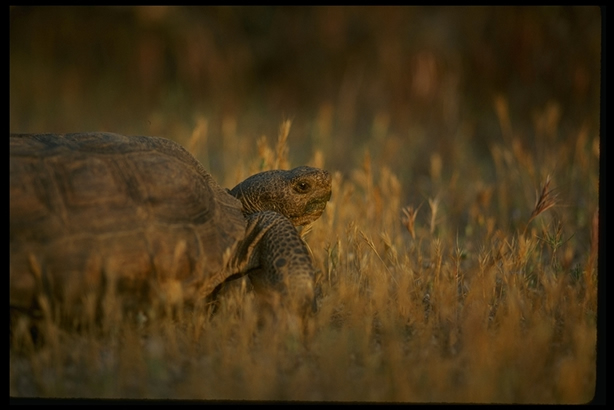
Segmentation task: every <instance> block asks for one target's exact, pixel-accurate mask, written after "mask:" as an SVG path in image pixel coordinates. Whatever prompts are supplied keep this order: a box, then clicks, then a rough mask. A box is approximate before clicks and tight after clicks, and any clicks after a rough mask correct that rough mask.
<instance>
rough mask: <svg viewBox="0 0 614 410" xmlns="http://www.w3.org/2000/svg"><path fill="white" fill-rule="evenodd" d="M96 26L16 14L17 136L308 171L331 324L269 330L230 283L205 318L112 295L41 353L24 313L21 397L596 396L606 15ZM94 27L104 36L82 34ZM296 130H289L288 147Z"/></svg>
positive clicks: (266, 12)
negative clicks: (140, 313) (125, 314)
mask: <svg viewBox="0 0 614 410" xmlns="http://www.w3.org/2000/svg"><path fill="white" fill-rule="evenodd" d="M87 10H88V9H86V10H85V11H84V10H79V11H76V12H75V13H74V14H70V13H65V14H63V13H56V14H59V15H60V17H62V20H58V21H59V22H61V23H62V24H59V23H58V24H55V25H53V24H49V23H48V21H47V13H38V14H37V13H36V12H35V11H36V10H25V11H24V10H23V9H16V10H14V9H11V12H12V18H14V19H15V20H11V131H13V132H32V131H38V132H49V131H51V132H70V131H90V130H100V131H113V132H119V133H124V134H149V135H158V136H164V137H168V138H173V139H175V140H177V141H178V142H180V143H181V144H182V145H184V146H185V147H187V148H188V149H189V150H190V151H191V152H192V153H194V155H195V156H196V157H197V158H198V159H199V160H200V161H201V162H202V163H203V164H204V165H205V167H206V168H207V169H209V170H211V172H212V174H213V175H214V176H215V177H216V179H217V180H218V182H219V183H220V184H221V185H222V186H225V187H232V186H234V185H235V184H236V183H237V182H238V181H240V180H242V179H244V178H245V177H247V176H249V175H251V174H253V173H255V172H257V171H260V170H265V169H270V168H289V167H293V166H297V165H302V164H303V163H304V162H307V163H308V165H314V166H318V167H323V168H326V169H328V170H329V171H331V172H332V173H333V175H334V178H333V195H332V198H331V201H330V202H329V204H328V206H327V208H326V211H325V212H324V214H323V215H322V217H321V218H320V219H319V220H318V221H316V222H315V223H313V224H312V225H311V226H310V227H306V229H303V231H302V234H303V236H304V238H305V241H306V242H307V243H308V245H309V248H310V250H311V252H312V254H313V259H314V262H315V265H316V267H317V268H318V269H319V270H320V274H319V276H318V278H317V283H318V289H319V299H318V311H317V313H315V314H314V315H313V317H311V318H310V319H309V322H308V326H307V327H306V330H305V332H297V331H296V328H295V327H294V326H292V324H289V323H284V322H283V321H269V320H266V317H265V319H262V318H261V316H262V315H261V313H260V311H259V308H258V303H257V300H256V299H255V297H254V295H253V294H252V293H250V292H249V291H248V289H246V287H245V286H242V285H241V282H238V285H237V286H235V287H233V288H232V289H231V290H230V291H229V292H228V293H226V294H225V295H224V296H223V297H222V298H221V300H220V305H219V308H218V309H217V311H216V312H215V313H213V312H212V309H211V308H210V307H209V306H194V307H186V308H185V309H179V310H177V311H175V312H174V313H172V314H167V315H161V316H160V317H157V318H150V319H149V320H146V321H143V320H140V319H142V318H140V319H139V318H131V319H127V320H124V319H122V314H121V312H118V311H117V310H116V309H115V308H114V305H113V304H111V303H109V304H108V306H107V312H106V313H107V315H106V316H105V318H104V320H103V323H102V324H99V325H92V326H85V327H82V328H81V329H80V330H79V331H74V330H72V329H67V328H63V327H57V326H56V325H55V324H54V323H53V321H50V320H43V322H42V325H41V326H40V328H39V331H40V333H41V334H40V336H42V339H44V343H41V344H33V342H32V340H31V338H30V334H29V332H28V331H27V329H26V328H27V323H26V322H25V321H23V322H20V324H19V325H18V326H17V328H16V331H15V335H14V338H13V340H12V344H11V347H10V386H9V392H10V395H11V396H12V397H54V398H57V397H70V398H83V397H88V398H90V397H96V398H148V399H196V400H220V399H221V400H299V401H383V402H385V401H396V402H479V403H490V402H497V403H583V402H587V401H590V400H591V399H592V397H593V394H594V389H595V384H596V340H597V324H596V323H597V287H598V283H597V282H598V278H597V270H598V266H597V257H598V237H599V231H598V227H599V158H600V152H599V146H600V145H599V135H598V129H599V119H598V115H597V113H598V107H599V101H598V94H599V84H598V83H599V74H598V71H599V68H598V67H597V66H596V65H595V64H594V61H598V59H599V44H598V43H599V36H598V35H597V36H595V35H594V32H595V30H596V31H597V32H598V31H599V27H597V26H598V18H597V20H595V19H594V18H593V17H591V16H593V15H594V14H597V15H598V14H599V13H598V12H597V13H593V12H592V11H591V10H588V11H587V10H586V9H585V10H580V11H578V9H567V8H542V9H489V8H486V9H480V8H477V9H471V12H470V13H465V14H464V13H458V12H457V10H456V9H452V10H450V9H437V8H435V9H424V10H423V9H418V10H416V9H410V10H409V11H407V9H398V10H397V9H392V10H391V9H387V8H384V9H372V10H371V9H370V10H366V11H365V10H364V9H360V8H351V9H343V8H339V9H337V8H334V9H326V10H322V9H307V11H305V12H303V11H304V10H302V9H292V8H290V9H286V8H284V9H268V8H262V9H260V8H257V9H251V10H250V11H251V12H252V13H254V14H255V15H256V18H254V19H253V20H250V16H249V13H248V12H247V11H246V10H245V9H239V10H238V11H237V9H232V8H218V9H197V10H194V9H189V10H187V11H186V10H185V9H180V10H179V11H176V12H173V10H171V11H169V10H168V9H164V10H157V9H156V10H151V9H139V11H138V12H137V13H134V14H136V15H140V14H143V16H145V17H146V18H147V19H146V18H145V17H142V21H141V20H138V19H137V20H138V22H137V23H138V24H137V23H135V22H134V21H133V20H129V18H128V15H129V13H128V12H126V11H125V10H124V9H120V10H119V11H117V14H115V15H113V18H112V19H111V20H104V18H100V19H99V20H97V19H95V18H94V17H92V16H90V14H92V15H93V14H100V15H105V13H103V11H104V10H98V11H95V12H91V13H90V14H88V13H87ZM536 10H537V11H536ZM154 11H155V13H158V12H159V13H161V15H162V16H163V17H156V16H155V15H154V14H155V13H154ZM105 12H106V11H105ZM28 13H30V14H31V16H30V17H29V16H28ZM49 13H50V14H53V13H55V11H53V10H51V11H49ZM122 13H123V14H122ZM148 13H149V14H151V15H149V14H148ZM164 13H166V14H164ZM173 13H174V14H173ZM233 13H234V14H233ZM56 14H53V15H56ZM22 15H24V16H25V17H24V18H23V20H20V19H21V18H22V17H21V16H22ZM237 15H238V16H239V17H236V16H237ZM32 16H33V17H32ZM164 16H167V17H168V18H167V19H166V20H165V18H164ZM177 16H179V17H180V19H179V17H177ZM211 16H213V17H211ZM279 16H281V17H280V18H279V19H278V20H276V18H277V17H279ZM587 16H588V17H587ZM137 17H139V16H137ZM589 17H590V18H589ZM139 18H141V17H139ZM174 18H178V19H177V20H173V19H174ZM191 18H192V20H190V19H191ZM88 19H89V20H88ZM182 19H183V20H182ZM199 19H200V20H199ZM13 21H17V22H18V23H19V24H15V23H14V22H13ZM202 21H205V22H206V23H207V24H204V23H202ZM314 21H315V22H316V23H317V24H312V23H313V22H314ZM585 21H589V22H595V21H597V24H588V23H585ZM88 22H89V25H87V24H86V23H88ZM110 22H111V23H110ZM267 22H268V23H270V28H269V27H268V26H266V24H268V23H267ZM408 22H409V23H408ZM561 22H562V23H561ZM248 23H249V24H248ZM555 23H556V24H555ZM110 24H113V25H110ZM115 24H116V25H117V26H115ZM165 24H166V25H165ZM361 24H362V25H361ZM132 25H134V27H138V28H137V29H135V32H136V34H135V33H133V32H131V31H129V28H130V27H133V26H132ZM51 26H53V27H62V28H63V30H57V29H52V27H51ZM85 26H87V28H88V31H90V30H89V29H90V27H91V32H92V33H94V34H95V33H99V35H98V36H94V37H93V40H89V39H87V40H86V39H82V36H81V35H80V34H79V35H75V34H71V33H72V31H71V30H74V32H75V33H83V32H84V27H85ZM75 27H77V28H76V29H75ZM109 27H111V29H109ZM169 27H170V28H169ZM228 27H230V28H229V29H228V30H227V31H224V30H225V29H226V28H228ZM244 27H247V28H248V29H249V30H248V29H245V30H244V31H241V30H242V29H243V28H244ZM263 27H264V28H263ZM365 27H366V28H365ZM553 27H554V28H553ZM113 28H116V30H115V29H113ZM312 28H313V29H312ZM447 29H450V30H451V33H452V34H451V35H449V36H447V37H446V36H445V35H443V34H441V33H442V32H444V33H445V30H447ZM182 30H183V31H182ZM208 30H209V31H208ZM250 30H251V31H250ZM361 30H364V33H363V32H362V31H361ZM455 30H457V31H455ZM32 32H36V33H38V35H39V37H40V39H39V40H36V41H35V40H32V41H30V40H28V41H30V42H28V41H26V40H23V41H22V42H18V41H17V40H15V39H20V38H24V39H30V37H28V36H29V33H32ZM67 33H68V34H67ZM100 33H102V35H101V34H100ZM237 33H239V34H237ZM241 33H242V34H241ZM288 33H290V34H288ZM348 33H349V34H348ZM352 33H353V34H352ZM365 33H366V34H365ZM459 33H460V34H459ZM553 33H554V34H553ZM561 33H562V34H561ZM94 34H92V35H94ZM448 34H449V33H448ZM63 36H65V37H63ZM115 36H119V37H122V36H124V37H125V39H126V41H125V42H123V43H122V42H120V41H119V40H118V39H117V38H116V37H115ZM242 36H243V37H242ZM310 36H311V37H310ZM353 36H354V37H353ZM73 37H74V38H73ZM33 38H34V37H33ZM68 39H70V40H71V41H74V43H70V44H72V47H74V49H68V50H71V51H69V52H66V53H65V54H63V53H64V48H61V47H60V46H59V45H62V47H64V45H65V44H66V43H67V40H68ZM128 39H129V40H128ZM246 39H253V40H250V41H251V42H250V41H248V40H246ZM403 39H408V40H403ZM442 39H443V40H442ZM451 39H454V40H455V41H452V40H451ZM519 39H525V40H526V39H531V41H528V40H527V41H524V42H523V41H520V40H519ZM572 40H573V41H572ZM575 40H577V41H575ZM91 41H94V44H95V45H96V47H90V42H91ZM224 41H226V42H224ZM412 41H413V42H412ZM218 42H219V43H218ZM353 42H356V43H353ZM110 44H113V46H110ZM122 44H123V45H122ZM203 44H204V45H203ZM269 44H274V45H275V46H276V47H277V48H275V47H271V48H269ZM354 44H357V45H356V46H353V45H354ZM423 44H426V45H424V46H423ZM450 44H451V45H450ZM552 44H554V45H552ZM107 45H108V47H109V49H110V50H112V51H113V52H109V53H108V54H105V53H101V52H99V51H100V50H106V49H105V46H107ZM119 45H122V46H121V47H124V48H119V49H117V50H116V49H115V48H114V47H120V46H119ZM37 47H38V48H37ZM80 47H81V48H80ZM133 47H134V49H133ZM199 47H200V48H199ZM514 47H515V48H514ZM511 48H513V49H514V50H515V51H514V52H513V53H512V52H509V50H510V49H511ZM75 50H77V51H75ZM78 50H81V52H78ZM135 50H137V51H135ZM227 50H232V52H226V51H227ZM271 50H281V51H279V53H280V56H281V57H279V58H277V57H278V56H277V54H274V53H273V52H272V51H271ZM348 50H349V51H348ZM546 51H547V52H546ZM45 53H47V54H45ZM73 53H74V54H73ZM88 53H91V54H88ZM165 53H166V54H165ZM199 53H203V55H205V56H206V57H202V58H201V57H199V55H200V54H199ZM250 53H252V54H250ZM258 53H263V54H264V55H266V56H268V57H271V56H272V57H275V58H272V57H271V59H270V60H267V59H266V58H262V60H259V59H258V58H259V54H258ZM267 53H269V54H267ZM548 53H550V54H548ZM175 54H176V55H175ZM56 55H60V56H63V58H64V59H65V60H62V59H61V58H58V60H59V61H60V62H59V63H57V62H56V60H55V58H56V57H55V56H56ZM169 55H170V57H169ZM41 56H42V57H41ZM373 56H375V57H373ZM537 56H539V58H538V57H537ZM595 56H596V57H595ZM260 57H262V56H261V55H260ZM542 57H543V58H542ZM36 58H41V60H36ZM46 58H48V59H46ZM165 58H167V59H168V60H165ZM595 58H596V60H595ZM31 59H34V60H31ZM549 59H550V60H549ZM33 61H34V62H33ZM169 61H170V62H175V64H177V67H175V68H174V69H168V67H169V66H172V64H171V63H169ZM262 61H264V62H262ZM346 61H347V62H346ZM544 61H546V63H544ZM110 62H111V63H110ZM156 62H158V64H157V65H156V64H155V63H156ZM461 62H462V64H461ZM259 63H262V64H261V65H259ZM265 63H266V64H265ZM109 64H110V65H109ZM121 64H123V65H121ZM597 65H598V64H597ZM510 67H511V68H510ZM544 67H545V68H544ZM118 68H119V69H118ZM165 70H168V71H169V72H170V74H169V73H167V72H166V71H165ZM259 70H261V71H259ZM463 70H464V71H463ZM549 70H550V71H549ZM262 72H266V73H267V75H268V76H267V75H262ZM559 72H560V75H559ZM172 73H176V78H175V77H173V74H172ZM270 73H272V74H270ZM459 73H460V74H459ZM595 73H597V74H595ZM247 74H249V75H250V76H251V77H250V76H248V75H247ZM421 74H422V77H421ZM122 75H125V77H121V76H122ZM259 75H260V76H262V78H260V77H259ZM115 76H117V77H119V79H117V78H116V77H115ZM308 76H311V77H308ZM463 76H465V77H463ZM416 78H418V79H420V78H421V79H422V80H423V81H419V80H416ZM570 78H574V80H573V86H569V89H568V88H565V87H567V85H568V84H569V83H570V80H569V79H570ZM51 79H53V80H54V81H51ZM508 80H509V81H508ZM264 81H267V82H264ZM532 81H533V82H532ZM262 82H264V83H262ZM260 84H265V85H263V86H261V85H260ZM493 84H498V85H497V86H495V85H493ZM501 84H507V87H505V86H501ZM173 87H176V88H173ZM233 87H236V89H235V88H233ZM259 87H261V88H262V89H264V91H262V93H260V92H261V88H259ZM463 87H464V88H463ZM498 87H499V88H498ZM126 89H129V90H130V92H126ZM135 90H136V92H133V91H135ZM245 90H247V91H245ZM493 90H497V91H498V92H493ZM595 90H596V91H595ZM248 91H249V92H248ZM557 93H558V94H557ZM565 93H567V94H565ZM331 95H332V97H331ZM493 95H498V97H495V98H493ZM596 95H597V97H595V96H596ZM56 103H57V104H56ZM198 104H200V105H198ZM276 104H279V105H276ZM50 107H51V108H50ZM212 107H213V108H212ZM254 107H258V108H259V109H261V111H258V110H257V109H256V108H254ZM262 107H264V108H262ZM476 107H477V108H476ZM472 110H475V111H472ZM294 113H297V115H296V118H295V117H292V116H293V115H294ZM283 115H290V116H291V118H293V121H292V122H290V121H287V122H282V124H281V127H280V128H279V131H278V136H277V139H276V140H275V138H274V137H273V135H272V134H275V133H276V132H277V131H276V130H275V126H276V125H275V124H277V123H278V122H279V118H280V117H282V116H283ZM255 118H257V119H258V120H255ZM263 123H264V124H266V125H263ZM263 129H264V130H266V131H261V130H263ZM261 133H265V134H267V135H268V138H267V137H266V136H262V137H260V135H261ZM297 158H299V160H298V161H297V160H296V159H297ZM53 315H54V313H53V312H47V316H53ZM86 316H87V315H86Z"/></svg>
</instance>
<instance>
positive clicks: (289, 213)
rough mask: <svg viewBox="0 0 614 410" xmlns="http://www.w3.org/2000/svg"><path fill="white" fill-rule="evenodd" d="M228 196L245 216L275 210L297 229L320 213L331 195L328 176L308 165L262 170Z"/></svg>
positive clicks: (313, 219) (326, 173)
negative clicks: (240, 204) (238, 201)
mask: <svg viewBox="0 0 614 410" xmlns="http://www.w3.org/2000/svg"><path fill="white" fill-rule="evenodd" d="M230 194H231V195H233V196H234V197H235V198H237V199H239V200H240V201H241V203H242V204H243V212H244V213H245V214H246V215H251V214H253V213H256V212H261V211H275V212H279V213H280V214H282V215H284V216H286V217H287V218H288V219H290V221H292V223H293V224H294V226H301V225H306V224H308V223H310V222H313V221H315V220H316V219H318V218H319V217H320V215H322V212H324V208H326V202H328V200H329V199H330V195H331V176H330V173H329V172H328V171H325V170H322V169H318V168H312V167H308V166H301V167H297V168H294V169H292V170H289V171H283V170H273V171H264V172H260V173H258V174H256V175H252V176H251V177H249V178H247V179H246V180H245V181H243V182H241V183H239V184H238V185H237V186H236V187H234V188H233V189H232V190H231V191H230Z"/></svg>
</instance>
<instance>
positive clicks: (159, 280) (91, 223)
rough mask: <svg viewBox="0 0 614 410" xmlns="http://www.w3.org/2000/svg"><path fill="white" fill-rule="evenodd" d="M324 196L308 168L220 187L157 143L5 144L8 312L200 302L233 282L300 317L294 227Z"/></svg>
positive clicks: (304, 282)
mask: <svg viewBox="0 0 614 410" xmlns="http://www.w3.org/2000/svg"><path fill="white" fill-rule="evenodd" d="M330 196H331V177H330V174H329V173H328V172H327V171H325V170H321V169H317V168H312V167H308V166H301V167H298V168H294V169H292V170H273V171H265V172H261V173H259V174H256V175H253V176H251V177H249V178H247V179H246V180H245V181H243V182H241V183H239V184H238V185H237V186H236V187H234V188H233V189H232V190H228V189H223V188H222V187H220V186H219V185H218V184H217V183H216V182H215V181H214V179H213V177H212V176H211V175H210V174H209V173H208V172H207V171H206V170H205V169H204V167H203V166H202V165H201V164H200V163H199V162H198V161H197V160H196V159H195V158H194V157H193V156H192V155H191V154H189V153H188V151H187V150H185V149H184V148H183V147H182V146H181V145H179V144H177V143H175V142H173V141H171V140H168V139H165V138H160V137H146V136H133V137H127V136H122V135H118V134H113V133H73V134H63V135H57V134H39V135H33V134H14V135H11V136H10V306H11V312H12V311H13V309H16V310H18V311H25V312H35V311H39V312H40V308H41V306H40V305H39V301H40V298H39V296H40V295H42V294H44V295H47V296H49V297H50V299H51V300H52V301H55V303H60V304H61V305H62V306H64V307H69V308H70V307H73V306H83V303H84V301H85V300H86V299H87V297H90V296H94V297H95V298H97V300H99V301H100V300H101V299H102V298H103V297H104V294H105V292H107V293H108V292H115V294H117V295H122V301H123V302H122V303H125V304H126V306H130V305H131V303H132V304H133V305H137V304H138V303H141V302H143V301H146V300H148V299H149V298H151V297H152V295H158V296H160V297H167V298H170V299H172V298H179V299H181V300H185V301H187V300H191V301H197V300H202V299H204V298H206V297H208V296H209V295H211V294H212V293H213V292H214V290H216V289H217V288H219V286H220V284H222V283H223V282H225V281H227V280H230V279H233V278H237V277H240V276H242V275H248V277H249V279H250V280H251V282H252V283H253V285H254V288H255V289H256V290H260V291H262V292H264V293H265V294H266V293H267V292H268V293H270V294H273V295H279V298H278V299H280V300H282V303H284V304H286V305H288V306H292V308H300V309H306V308H307V306H310V305H312V304H313V300H314V272H315V269H314V267H313V262H312V260H311V256H310V253H309V251H308V249H307V247H306V245H305V243H304V242H303V241H302V239H301V237H300V235H299V233H298V232H297V229H296V228H295V227H296V226H302V225H305V224H308V223H310V222H312V221H314V220H316V219H317V218H319V217H320V215H321V214H322V213H323V211H324V209H325V207H326V203H327V202H328V200H329V199H330ZM161 289H166V290H169V289H172V290H173V292H166V293H165V292H162V291H160V290H161ZM165 295H166V296H165ZM173 295H174V296H173ZM98 303H100V302H98Z"/></svg>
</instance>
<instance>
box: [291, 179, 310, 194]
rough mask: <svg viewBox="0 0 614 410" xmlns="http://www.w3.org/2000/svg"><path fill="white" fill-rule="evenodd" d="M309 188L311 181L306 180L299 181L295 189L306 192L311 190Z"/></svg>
mask: <svg viewBox="0 0 614 410" xmlns="http://www.w3.org/2000/svg"><path fill="white" fill-rule="evenodd" d="M309 188H310V185H309V183H307V182H305V181H301V182H298V183H297V184H296V185H295V186H294V190H295V191H296V192H299V193H305V192H307V191H309Z"/></svg>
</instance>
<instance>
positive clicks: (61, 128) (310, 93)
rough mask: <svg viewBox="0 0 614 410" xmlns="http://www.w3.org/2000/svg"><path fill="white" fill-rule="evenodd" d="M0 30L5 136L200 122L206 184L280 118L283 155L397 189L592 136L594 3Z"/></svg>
mask: <svg viewBox="0 0 614 410" xmlns="http://www.w3.org/2000/svg"><path fill="white" fill-rule="evenodd" d="M9 43H10V62H9V69H10V130H11V132H57V133H67V132H77V131H112V132H117V133H122V134H127V135H135V134H140V135H157V136H163V137H167V138H171V139H174V140H177V141H179V142H180V143H183V144H186V142H188V141H189V140H190V137H191V135H192V134H193V132H194V131H195V130H198V132H200V134H201V135H202V136H203V138H202V140H203V141H204V142H203V144H204V147H201V149H202V151H201V153H200V158H201V160H203V161H204V162H205V164H206V165H207V166H208V167H209V168H210V169H211V171H212V173H213V174H214V176H217V177H218V178H221V179H222V181H221V182H223V181H224V178H225V176H224V174H225V173H226V172H228V170H227V167H228V164H227V163H225V162H224V161H222V160H221V159H220V158H222V157H223V156H224V155H227V156H228V155H231V159H230V161H231V162H232V161H235V162H236V161H241V160H243V159H245V158H254V157H256V156H257V141H258V139H259V138H260V137H261V136H262V135H266V136H267V137H268V140H269V142H271V143H272V144H274V142H275V139H276V137H277V133H278V129H279V126H280V124H281V122H282V121H284V120H286V119H289V120H291V121H292V128H291V131H290V135H289V138H288V143H289V146H290V159H291V165H292V166H296V165H299V164H302V163H306V162H309V161H310V159H312V158H313V157H314V153H315V152H316V151H320V152H322V153H323V158H324V161H325V166H326V167H327V168H329V169H332V170H339V171H341V172H342V173H344V174H347V173H348V172H349V171H350V170H352V169H354V168H355V167H357V166H360V165H361V164H362V163H363V161H364V157H365V155H366V154H365V153H366V152H368V155H369V159H370V161H372V162H373V164H374V166H375V167H378V166H382V165H385V166H387V167H389V168H390V169H391V170H392V171H393V172H394V173H395V174H396V175H397V176H399V178H400V180H401V182H402V183H403V185H409V184H416V183H418V184H419V183H420V178H422V177H425V176H430V177H432V176H433V175H432V174H433V166H435V167H437V164H443V167H440V168H443V169H442V171H441V173H442V175H443V176H444V177H446V176H447V177H448V178H449V177H450V175H451V174H452V173H453V170H461V172H462V169H463V168H462V164H464V163H468V162H470V163H472V164H474V165H478V166H480V167H481V168H479V169H481V174H482V175H481V176H480V178H486V180H489V177H488V175H491V174H492V175H494V171H493V164H492V162H493V161H492V155H491V154H492V152H491V151H492V147H493V144H495V143H502V144H510V143H511V139H512V137H513V139H515V140H516V141H518V142H519V143H520V144H521V145H522V146H523V147H524V149H526V150H529V151H530V152H534V153H535V155H536V158H537V160H539V158H540V150H547V149H548V147H549V146H552V144H557V143H559V142H560V143H566V142H569V141H570V140H574V139H576V138H577V135H578V130H579V129H583V130H584V131H583V132H585V133H588V135H590V136H596V135H598V132H599V104H600V57H601V13H600V9H599V8H598V7H166V6H164V7H11V8H10V34H9ZM237 136H238V137H237ZM203 153H204V154H203ZM224 153H227V154H224ZM228 153H229V154H228ZM433 155H435V157H434V156H433ZM197 156H198V155H197ZM205 157H206V158H205ZM203 158H205V159H203ZM434 158H435V161H433V159H434ZM226 162H228V161H226ZM559 166H563V167H564V166H565V164H559ZM535 183H537V181H535ZM408 191H409V190H408ZM407 195H409V194H407Z"/></svg>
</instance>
